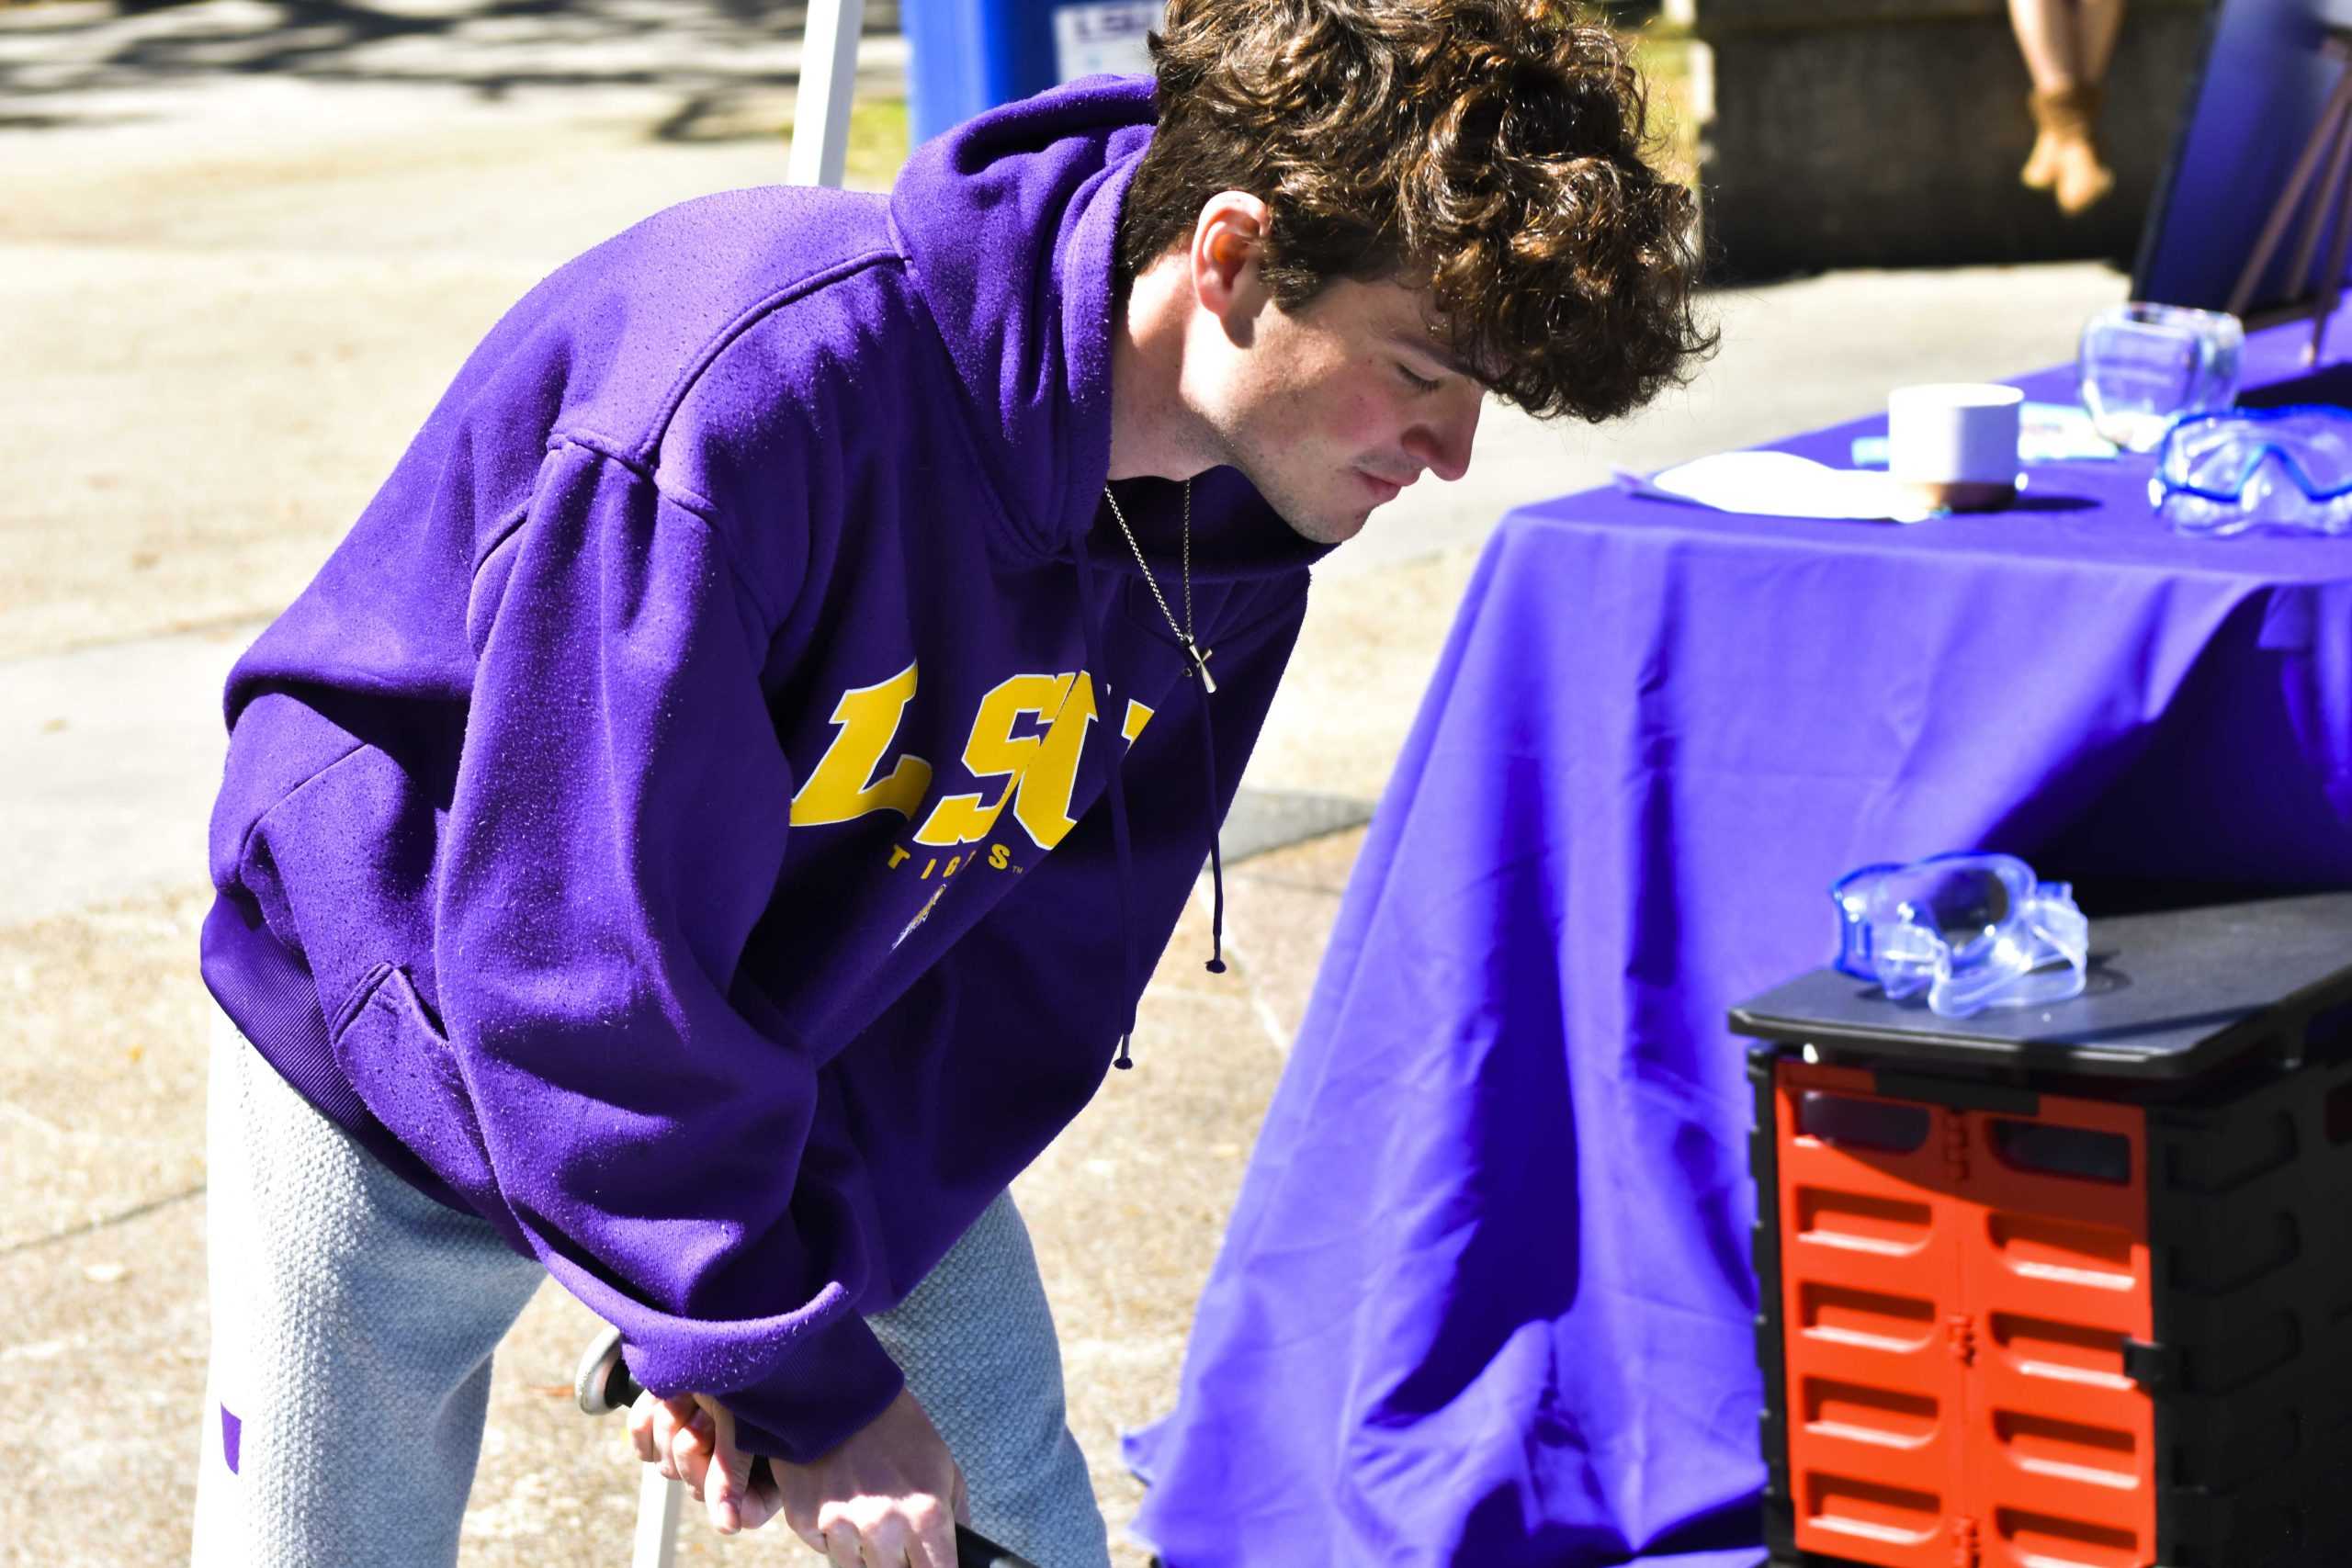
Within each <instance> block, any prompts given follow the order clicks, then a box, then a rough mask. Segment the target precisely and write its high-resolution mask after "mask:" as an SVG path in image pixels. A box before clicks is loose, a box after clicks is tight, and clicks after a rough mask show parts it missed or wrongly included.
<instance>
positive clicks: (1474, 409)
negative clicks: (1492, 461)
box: [1405, 387, 1486, 479]
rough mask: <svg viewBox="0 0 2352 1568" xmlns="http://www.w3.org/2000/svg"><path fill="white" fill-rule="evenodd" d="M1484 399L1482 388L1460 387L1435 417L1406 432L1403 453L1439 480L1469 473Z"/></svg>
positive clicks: (1458, 477) (1456, 477)
mask: <svg viewBox="0 0 2352 1568" xmlns="http://www.w3.org/2000/svg"><path fill="white" fill-rule="evenodd" d="M1485 400H1486V392H1485V389H1483V388H1479V387H1464V388H1463V389H1461V391H1460V393H1459V394H1457V395H1456V396H1454V397H1453V398H1451V399H1449V400H1448V401H1447V404H1446V406H1445V408H1444V409H1443V410H1442V411H1440V412H1438V413H1437V414H1436V416H1435V417H1433V418H1430V419H1426V420H1422V421H1420V422H1419V423H1416V424H1415V425H1414V426H1413V427H1412V429H1410V430H1408V431H1407V432H1406V433H1405V450H1406V451H1408V452H1409V453H1411V454H1412V456H1413V459H1414V460H1415V461H1416V462H1418V463H1419V464H1420V465H1421V466H1422V467H1423V468H1427V469H1429V471H1430V472H1431V473H1433V474H1435V475H1436V476H1437V477H1438V478H1440V479H1460V478H1461V477H1462V476H1463V475H1464V474H1466V473H1468V472H1469V471H1470V446H1471V443H1472V442H1474V441H1475V440H1476V439H1477V435H1478V410H1479V407H1480V406H1481V405H1482V404H1483V403H1484V402H1485Z"/></svg>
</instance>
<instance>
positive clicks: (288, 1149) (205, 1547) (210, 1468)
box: [193, 1021, 546, 1568]
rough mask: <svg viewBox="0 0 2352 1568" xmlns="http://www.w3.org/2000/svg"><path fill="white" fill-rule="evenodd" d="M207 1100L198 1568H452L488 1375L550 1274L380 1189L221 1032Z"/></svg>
mask: <svg viewBox="0 0 2352 1568" xmlns="http://www.w3.org/2000/svg"><path fill="white" fill-rule="evenodd" d="M210 1095H211V1098H210V1103H209V1106H208V1108H207V1112H206V1140H207V1144H208V1149H207V1157H208V1162H209V1167H210V1169H209V1183H208V1187H207V1190H206V1205H207V1206H206V1224H207V1226H208V1231H209V1253H210V1258H209V1273H210V1281H211V1290H212V1360H211V1367H210V1372H209V1379H208V1382H207V1390H206V1395H205V1411H204V1443H203V1448H202V1450H201V1457H200V1460H199V1468H198V1479H197V1505H196V1531H195V1547H194V1552H193V1561H194V1563H195V1568H318V1565H320V1564H323V1563H333V1564H335V1568H434V1565H435V1564H446V1563H453V1562H456V1561H457V1557H458V1525H459V1523H460V1522H461V1521H462V1520H463V1519H464V1517H465V1512H466V1496H467V1494H468V1493H469V1491H470V1490H471V1488H472V1486H473V1477H474V1461H475V1459H476V1457H477V1456H478V1454H479V1453H480V1451H481V1427H482V1416H483V1412H484V1411H485V1409H486V1408H487V1407H488V1404H489V1398H490V1367H491V1353H492V1351H493V1350H495V1349H496V1348H498V1342H499V1340H500V1339H501V1338H503V1337H504V1336H505V1333H506V1330H507V1329H508V1328H509V1327H510V1326H511V1325H513V1324H514V1322H515V1318H516V1316H517V1315H519V1314H521V1312H522V1310H523V1307H524V1305H525V1304H526V1303H528V1302H529V1301H530V1299H531V1292H533V1291H535V1290H537V1288H538V1283H539V1281H540V1280H542V1279H544V1278H546V1271H545V1270H544V1269H541V1268H540V1267H539V1265H538V1264H537V1262H535V1261H533V1260H532V1259H530V1258H523V1257H520V1256H518V1255H517V1254H515V1253H514V1252H512V1251H510V1250H509V1249H508V1248H507V1247H506V1246H505V1245H504V1244H503V1242H501V1241H500V1240H499V1237H498V1233H497V1232H496V1231H494V1230H492V1228H491V1227H490V1224H489V1223H488V1222H486V1221H483V1220H480V1219H476V1218H474V1217H473V1216H471V1215H468V1214H460V1213H456V1212H455V1211H453V1210H451V1209H448V1208H446V1207H444V1206H443V1205H441V1204H439V1203H436V1202H435V1201H433V1200H432V1199H430V1198H427V1197H425V1196H424V1194H423V1193H421V1192H418V1191H417V1190H414V1189H413V1188H412V1187H410V1186H409V1185H408V1184H407V1183H406V1182H404V1181H402V1180H401V1179H400V1178H399V1177H397V1176H394V1175H393V1174H392V1173H391V1172H390V1171H389V1170H387V1169H385V1168H384V1167H383V1166H382V1164H380V1163H379V1161H378V1160H377V1159H376V1158H375V1157H374V1156H371V1155H369V1154H368V1153H367V1152H366V1151H365V1150H364V1149H362V1148H360V1147H359V1145H356V1144H355V1143H353V1142H352V1141H351V1138H350V1136H349V1135H348V1134H345V1133H344V1132H343V1131H342V1129H340V1128H338V1127H336V1126H335V1125H334V1123H333V1122H329V1121H327V1120H326V1119H325V1118H324V1117H322V1116H321V1115H320V1114H319V1113H318V1111H315V1110H313V1109H311V1104H310V1102H309V1101H308V1100H304V1099H303V1098H302V1097H301V1096H300V1094H298V1093H297V1092H295V1090H294V1089H293V1088H292V1087H291V1086H289V1085H288V1083H287V1082H286V1080H285V1079H283V1078H281V1077H278V1076H277V1072H276V1070H275V1069H273V1068H272V1067H271V1066H269V1065H268V1064H267V1063H266V1062H264V1061H263V1060H262V1059H261V1058H260V1056H259V1055H256V1054H255V1053H254V1050H253V1049H252V1047H251V1046H249V1045H247V1044H246V1043H245V1042H244V1041H243V1039H242V1038H240V1037H239V1036H238V1034H237V1033H236V1032H235V1031H234V1030H233V1029H232V1028H231V1027H230V1026H229V1025H228V1024H227V1023H226V1022H225V1021H223V1022H221V1023H220V1026H219V1027H218V1028H217V1029H216V1031H215V1033H214V1038H213V1044H212V1063H211V1086H210ZM224 1411H225V1412H227V1416H225V1417H224V1416H223V1412H224ZM232 1432H233V1433H234V1434H235V1438H234V1443H233V1459H232V1445H231V1443H230V1442H229V1441H228V1440H227V1436H228V1434H230V1433H232ZM232 1462H233V1463H234V1465H235V1469H234V1470H233V1471H232V1469H231V1468H230V1466H231V1464H232Z"/></svg>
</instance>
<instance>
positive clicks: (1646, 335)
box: [1119, 0, 1715, 422]
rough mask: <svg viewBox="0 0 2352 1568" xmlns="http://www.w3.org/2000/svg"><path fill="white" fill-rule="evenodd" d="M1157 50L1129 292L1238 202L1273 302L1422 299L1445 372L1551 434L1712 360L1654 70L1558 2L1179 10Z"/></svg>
mask: <svg viewBox="0 0 2352 1568" xmlns="http://www.w3.org/2000/svg"><path fill="white" fill-rule="evenodd" d="M1151 54H1152V60H1153V62H1154V65H1155V67H1156V69H1157V72H1158V76H1159V82H1158V87H1157V92H1156V103H1157V107H1158V110H1159V128H1158V130H1156V131H1155V132H1154V133H1153V136H1152V141H1151V146H1150V149H1149V151H1148V152H1146V153H1145V155H1144V159H1143V162H1142V164H1141V166H1140V167H1139V168H1138V169H1137V170H1136V176H1135V183H1134V184H1133V185H1132V186H1130V187H1129V189H1128V193H1127V199H1126V206H1125V212H1124V214H1123V216H1122V218H1121V233H1120V240H1119V262H1120V271H1121V274H1122V276H1124V277H1126V278H1132V277H1134V276H1136V275H1137V274H1139V273H1141V272H1142V271H1143V270H1145V269H1146V268H1147V267H1148V266H1149V265H1151V263H1152V262H1154V261H1155V260H1157V259H1158V258H1159V256H1161V255H1162V254H1166V253H1167V252H1168V251H1169V250H1170V248H1171V247H1174V246H1176V245H1179V244H1182V243H1186V242H1189V240H1190V239H1191V237H1192V234H1193V225H1194V223H1195V222H1196V221H1197V220H1198V219H1199V216H1200V212H1201V209H1202V207H1203V206H1204V204H1205V203H1206V202H1207V200H1208V199H1209V197H1212V196H1215V195H1216V193H1217V192H1219V191H1222V190H1242V191H1248V192H1250V194H1252V195H1254V196H1256V197H1259V198H1260V199H1261V200H1262V201H1264V202H1265V203H1266V205H1267V208H1268V210H1269V213H1270V222H1269V231H1268V234H1267V237H1266V239H1265V242H1264V251H1263V253H1262V254H1261V264H1260V265H1261V271H1262V276H1264V278H1265V280H1266V285H1267V288H1268V290H1269V292H1270V293H1271V294H1272V298H1273V300H1274V302H1275V304H1276V305H1278V306H1280V307H1281V308H1282V309H1283V310H1297V309H1299V308H1300V307H1301V306H1303V305H1305V304H1306V302H1307V301H1308V300H1310V299H1313V298H1314V297H1315V295H1316V294H1317V292H1318V291H1320V290H1321V289H1322V288H1323V287H1324V286H1325V285H1326V284H1328V283H1329V282H1331V281H1333V280H1334V279H1337V278H1342V277H1345V278H1352V279H1356V280H1358V281H1365V282H1369V281H1374V280H1388V279H1393V280H1396V281H1400V282H1403V283H1405V284H1407V285H1408V286H1409V287H1412V288H1419V289H1423V290H1426V291H1427V292H1428V294H1429V296H1430V299H1431V302H1432V304H1433V305H1434V307H1435V311H1436V316H1437V320H1438V322H1439V332H1440V334H1441V335H1442V337H1443V338H1444V339H1445V340H1446V341H1447V346H1448V347H1450V348H1451V349H1452V350H1453V354H1454V355H1456V357H1458V358H1460V359H1461V360H1462V361H1463V362H1464V363H1465V364H1468V365H1471V366H1474V367H1477V370H1478V373H1479V377H1480V378H1481V379H1482V380H1484V381H1485V382H1486V383H1487V385H1488V386H1489V387H1491V388H1492V389H1494V390H1495V391H1496V392H1497V393H1498V394H1499V395H1501V396H1502V397H1504V398H1505V399H1508V400H1510V401H1511V402H1514V403H1517V404H1519V405H1520V406H1521V407H1522V408H1525V409H1526V410H1528V411H1529V412H1532V413H1534V414H1537V415H1539V416H1543V417H1551V416H1555V415H1558V414H1575V415H1577V417H1579V418H1582V419H1587V420H1592V421H1596V422H1597V421H1600V420H1605V419H1610V418H1613V417H1615V416H1616V415H1618V414H1622V413H1624V412H1628V411H1630V410H1632V409H1634V408H1636V407H1639V406H1640V405H1641V404H1642V403H1644V402H1646V401H1648V400H1650V399H1651V398H1652V397H1655V396H1656V395H1657V393H1658V392H1659V391H1661V390H1663V389H1665V388H1666V387H1668V386H1669V385H1675V384H1679V383H1682V382H1684V381H1686V380H1687V379H1688V378H1689V377H1690V374H1691V368H1690V367H1691V365H1692V363H1693V362H1694V361H1695V360H1696V359H1697V358H1698V357H1699V356H1701V355H1705V354H1707V353H1709V352H1711V351H1712V350H1713V347H1714V345H1715V333H1713V332H1712V331H1711V330H1707V329H1705V328H1702V326H1701V324H1700V323H1699V321H1697V319H1696V317H1695V316H1694V314H1693V312H1692V305H1691V295H1692V291H1693V289H1694V288H1695V287H1696V285H1697V281H1698V275H1699V256H1698V254H1697V250H1696V246H1695V243H1694V240H1693V231H1694V222H1693V220H1694V217H1695V210H1696V209H1695V204H1694V202H1693V201H1692V198H1691V193H1690V192H1689V191H1688V190H1686V189H1685V188H1683V187H1682V186H1679V185H1677V184H1675V183H1674V182H1673V181H1671V180H1669V179H1667V178H1665V177H1664V176H1663V175H1659V174H1658V173H1657V170H1656V169H1655V168H1653V167H1652V166H1651V164H1650V162H1649V159H1650V158H1651V157H1654V156H1656V155H1657V151H1658V147H1657V142H1656V140H1655V139H1654V137H1653V134H1652V132H1651V130H1650V127H1649V107H1648V96H1647V93H1646V90H1645V86H1644V84H1643V81H1642V78H1641V74H1640V73H1639V72H1637V71H1636V70H1635V69H1634V64H1633V62H1632V61H1631V59H1630V58H1629V57H1628V56H1627V53H1626V51H1625V48H1624V46H1623V44H1621V43H1620V42H1619V41H1618V39H1617V38H1616V37H1615V35H1614V34H1612V33H1611V31H1610V30H1609V29H1608V28H1605V27H1602V26H1600V25H1598V24H1596V23H1593V22H1590V21H1588V20H1586V19H1584V18H1583V17H1579V16H1578V15H1577V13H1576V12H1575V11H1573V10H1572V9H1570V8H1569V7H1568V6H1566V5H1564V4H1561V3H1560V0H1171V3H1170V6H1169V7H1168V16H1167V22H1166V26H1165V28H1164V30H1163V31H1162V32H1160V33H1157V34H1155V35H1153V37H1152V39H1151Z"/></svg>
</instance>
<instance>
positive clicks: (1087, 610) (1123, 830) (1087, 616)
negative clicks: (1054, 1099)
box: [1076, 541, 1136, 1070]
mask: <svg viewBox="0 0 2352 1568" xmlns="http://www.w3.org/2000/svg"><path fill="white" fill-rule="evenodd" d="M1076 560H1077V562H1078V605H1079V609H1078V620H1079V626H1080V628H1081V629H1082V630H1083V632H1084V634H1085V637H1086V663H1087V667H1088V669H1089V670H1090V671H1091V673H1090V674H1089V675H1088V677H1087V679H1088V680H1089V681H1091V682H1093V684H1094V689H1095V691H1096V693H1097V694H1098V700H1097V701H1096V703H1095V717H1096V721H1097V722H1098V723H1100V724H1101V725H1102V726H1103V734H1104V736H1105V737H1106V739H1109V740H1110V741H1111V743H1110V744H1106V745H1105V746H1104V747H1103V793H1104V794H1106V795H1109V796H1110V797H1111V843H1112V847H1113V849H1114V851H1115V852H1116V853H1117V857H1118V862H1119V959H1120V974H1121V976H1122V978H1123V980H1124V982H1125V983H1124V985H1123V987H1122V988H1121V990H1120V992H1119V995H1120V998H1122V999H1121V1012H1122V1021H1121V1022H1120V1025H1119V1054H1118V1055H1117V1056H1116V1057H1115V1058H1114V1060H1113V1061H1112V1063H1111V1065H1112V1066H1114V1067H1118V1068H1121V1069H1123V1070H1124V1069H1125V1068H1128V1067H1132V1066H1135V1065H1136V1064H1135V1059H1134V1058H1133V1057H1132V1056H1130V1055H1128V1054H1127V1041H1128V1039H1129V1037H1130V1036H1132V1035H1133V1034H1134V1033H1135V1032H1136V917H1135V874H1136V867H1135V850H1134V846H1133V845H1132V843H1131V842H1130V840H1128V837H1127V792H1126V791H1125V789H1124V788H1122V787H1121V786H1120V784H1119V772H1120V769H1119V763H1120V761H1121V760H1122V759H1121V758H1120V756H1119V747H1118V745H1117V744H1116V741H1117V740H1118V739H1121V738H1123V737H1124V735H1125V726H1124V725H1121V724H1119V723H1117V722H1115V720H1114V716H1113V715H1111V714H1109V713H1106V712H1104V711H1103V710H1104V708H1105V707H1106V706H1107V705H1106V704H1104V703H1103V702H1102V701H1101V700H1100V698H1101V697H1102V696H1107V695H1109V694H1110V691H1111V688H1110V687H1109V685H1108V684H1106V683H1105V682H1103V678H1102V671H1103V631H1102V628H1101V627H1099V626H1096V625H1095V624H1094V565H1093V563H1092V562H1091V561H1090V560H1088V559H1087V558H1086V546H1085V544H1084V542H1083V541H1081V542H1080V545H1079V547H1078V553H1077V556H1076Z"/></svg>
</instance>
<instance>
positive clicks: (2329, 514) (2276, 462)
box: [2148, 403, 2352, 538]
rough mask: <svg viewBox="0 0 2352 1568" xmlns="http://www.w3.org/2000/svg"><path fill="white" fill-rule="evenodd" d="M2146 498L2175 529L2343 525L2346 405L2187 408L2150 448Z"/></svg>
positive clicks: (2348, 472) (2351, 474) (2350, 518)
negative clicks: (2152, 463) (2152, 466)
mask: <svg viewBox="0 0 2352 1568" xmlns="http://www.w3.org/2000/svg"><path fill="white" fill-rule="evenodd" d="M2148 500H2149V502H2150V503H2151V504H2153V505H2154V507H2155V509H2156V511H2157V513H2159V514H2161V515H2162V516H2163V518H2164V520H2165V522H2167V523H2169V524H2171V525H2172V526H2173V527H2174V528H2175V529H2177V530H2178V531H2179V532H2181V533H2183V534H2189V535H2194V536H2199V537H2202V538H2227V537H2229V536H2232V535H2233V534H2244V533H2247V532H2250V531H2253V530H2256V529H2263V530H2278V531H2283V532H2291V533H2306V534H2330V535H2333V534H2352V412H2346V411H2345V410H2343V409H2339V408H2334V407H2331V406H2328V405H2326V404H2323V403H2305V404H2299V405H2297V406H2294V407H2290V408H2276V409H2229V410H2224V411H2222V412H2216V413H2200V414H2191V415H2189V416H2188V418H2186V419H2183V420H2181V421H2179V422H2178V423H2176V424H2175V425H2174V426H2173V427H2172V429H2171V430H2169V431H2168V432H2166V433H2165V438H2164V440H2163V442H2162V443H2161V444H2160V445H2159V446H2157V448H2156V472H2155V477H2154V478H2153V479H2150V480H2149V481H2148Z"/></svg>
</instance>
